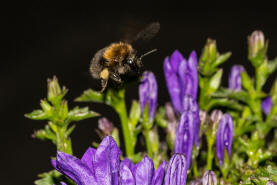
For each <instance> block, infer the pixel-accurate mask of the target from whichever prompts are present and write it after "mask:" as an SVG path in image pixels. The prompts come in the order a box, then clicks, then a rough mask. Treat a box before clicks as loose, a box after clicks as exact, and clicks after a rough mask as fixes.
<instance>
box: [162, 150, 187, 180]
mask: <svg viewBox="0 0 277 185" xmlns="http://www.w3.org/2000/svg"><path fill="white" fill-rule="evenodd" d="M186 181H187V162H186V157H185V156H184V155H183V154H174V155H173V156H172V157H171V158H170V161H169V163H168V166H167V169H166V173H165V178H164V185H183V184H186Z"/></svg>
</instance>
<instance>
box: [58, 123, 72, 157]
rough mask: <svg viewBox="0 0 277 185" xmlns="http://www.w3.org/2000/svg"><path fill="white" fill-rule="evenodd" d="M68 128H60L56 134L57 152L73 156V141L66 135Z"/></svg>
mask: <svg viewBox="0 0 277 185" xmlns="http://www.w3.org/2000/svg"><path fill="white" fill-rule="evenodd" d="M65 132H66V127H60V128H58V129H57V132H56V145H57V150H58V151H61V152H65V153H67V154H70V155H72V154H73V152H72V145H71V140H70V138H68V137H67V136H66V135H65Z"/></svg>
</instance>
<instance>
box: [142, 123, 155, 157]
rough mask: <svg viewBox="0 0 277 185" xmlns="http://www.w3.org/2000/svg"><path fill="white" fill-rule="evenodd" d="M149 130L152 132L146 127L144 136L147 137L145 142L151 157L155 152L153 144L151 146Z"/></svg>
mask: <svg viewBox="0 0 277 185" xmlns="http://www.w3.org/2000/svg"><path fill="white" fill-rule="evenodd" d="M149 132H150V130H149V129H147V128H145V129H144V137H145V144H146V150H147V154H148V156H149V157H150V158H152V156H153V152H152V146H151V141H150V136H149Z"/></svg>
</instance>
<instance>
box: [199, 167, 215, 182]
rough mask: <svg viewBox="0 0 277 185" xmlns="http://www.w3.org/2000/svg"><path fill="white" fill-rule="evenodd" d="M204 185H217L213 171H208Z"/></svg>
mask: <svg viewBox="0 0 277 185" xmlns="http://www.w3.org/2000/svg"><path fill="white" fill-rule="evenodd" d="M202 185H217V179H216V175H215V173H214V172H213V171H211V170H209V171H206V172H205V173H204V175H203V177H202Z"/></svg>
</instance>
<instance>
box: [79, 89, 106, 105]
mask: <svg viewBox="0 0 277 185" xmlns="http://www.w3.org/2000/svg"><path fill="white" fill-rule="evenodd" d="M75 101H77V102H98V103H104V102H105V96H104V94H102V93H99V92H96V91H94V90H92V89H88V90H86V91H84V92H83V94H82V95H81V96H79V97H78V98H76V99H75Z"/></svg>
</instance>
